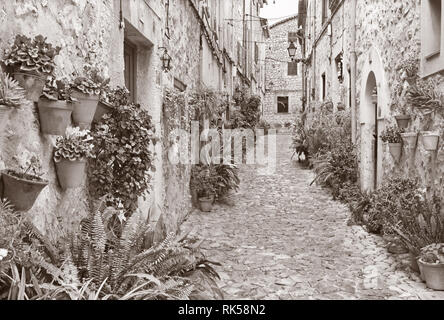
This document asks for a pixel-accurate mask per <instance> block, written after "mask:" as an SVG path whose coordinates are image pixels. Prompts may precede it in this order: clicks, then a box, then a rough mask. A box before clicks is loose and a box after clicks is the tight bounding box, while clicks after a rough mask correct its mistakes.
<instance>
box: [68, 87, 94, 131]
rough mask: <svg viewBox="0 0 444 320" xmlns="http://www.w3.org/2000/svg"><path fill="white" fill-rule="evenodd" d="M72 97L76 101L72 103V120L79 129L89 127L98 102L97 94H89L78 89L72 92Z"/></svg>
mask: <svg viewBox="0 0 444 320" xmlns="http://www.w3.org/2000/svg"><path fill="white" fill-rule="evenodd" d="M72 96H73V98H75V99H77V100H78V102H75V103H74V109H73V112H72V120H73V122H74V124H75V125H76V126H78V127H80V129H81V130H85V129H89V128H90V127H91V123H92V121H93V119H94V115H95V113H96V110H97V105H98V103H99V95H89V94H85V93H82V92H79V91H74V92H73V93H72Z"/></svg>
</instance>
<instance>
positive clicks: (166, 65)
mask: <svg viewBox="0 0 444 320" xmlns="http://www.w3.org/2000/svg"><path fill="white" fill-rule="evenodd" d="M159 49H164V52H163V54H162V56H161V57H160V60H161V61H162V68H163V71H165V72H168V71H170V70H171V57H170V55H169V54H168V50H167V49H166V48H165V47H160V48H159Z"/></svg>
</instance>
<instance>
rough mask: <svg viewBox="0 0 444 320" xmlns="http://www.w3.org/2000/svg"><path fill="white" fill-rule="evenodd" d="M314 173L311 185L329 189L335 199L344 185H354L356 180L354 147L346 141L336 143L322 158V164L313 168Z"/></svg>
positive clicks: (356, 169) (356, 170)
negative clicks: (314, 184)
mask: <svg viewBox="0 0 444 320" xmlns="http://www.w3.org/2000/svg"><path fill="white" fill-rule="evenodd" d="M315 173H316V177H315V179H314V180H313V181H312V184H313V183H315V182H317V183H319V184H320V185H322V186H325V187H328V188H331V189H332V191H333V196H334V197H337V196H338V195H339V192H340V189H341V188H342V186H343V185H344V184H345V183H356V182H357V180H358V165H357V157H356V148H355V146H354V145H353V144H352V143H351V142H350V141H348V140H345V141H342V142H340V143H339V142H336V144H335V145H334V146H333V148H332V149H331V150H330V152H328V153H327V154H325V156H324V157H323V162H321V164H320V165H319V166H318V167H316V168H315Z"/></svg>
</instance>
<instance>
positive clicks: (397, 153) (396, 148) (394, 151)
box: [389, 143, 402, 161]
mask: <svg viewBox="0 0 444 320" xmlns="http://www.w3.org/2000/svg"><path fill="white" fill-rule="evenodd" d="M389 151H390V154H391V155H392V157H393V159H395V161H399V159H401V152H402V143H389Z"/></svg>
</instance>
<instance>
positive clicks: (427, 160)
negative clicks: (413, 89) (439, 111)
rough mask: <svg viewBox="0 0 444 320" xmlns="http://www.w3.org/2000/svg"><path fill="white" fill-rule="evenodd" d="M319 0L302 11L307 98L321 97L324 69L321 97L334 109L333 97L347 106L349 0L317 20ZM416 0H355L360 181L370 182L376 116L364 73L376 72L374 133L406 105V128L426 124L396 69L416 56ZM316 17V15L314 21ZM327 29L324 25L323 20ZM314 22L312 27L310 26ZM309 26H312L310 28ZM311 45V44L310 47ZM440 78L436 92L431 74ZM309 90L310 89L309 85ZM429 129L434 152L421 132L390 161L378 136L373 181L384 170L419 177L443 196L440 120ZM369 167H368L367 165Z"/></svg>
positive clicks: (443, 124) (418, 38)
mask: <svg viewBox="0 0 444 320" xmlns="http://www.w3.org/2000/svg"><path fill="white" fill-rule="evenodd" d="M321 5H322V1H321V0H315V1H311V2H310V4H309V7H308V12H307V16H308V18H307V24H306V26H305V29H306V34H308V35H309V39H308V40H307V55H310V58H311V61H310V62H311V63H310V64H309V65H308V70H307V78H308V84H309V86H310V88H309V89H311V88H314V89H315V95H314V97H310V102H311V104H314V102H315V101H319V100H322V98H321V94H322V89H321V75H322V73H323V72H325V74H326V80H327V81H326V82H327V92H326V98H327V99H331V100H332V101H333V103H334V106H335V109H336V107H337V104H338V102H342V103H343V104H344V105H345V106H347V107H350V102H349V98H350V85H351V83H350V81H349V80H350V75H349V70H350V67H351V64H350V63H351V46H352V44H351V39H352V37H351V35H352V20H351V12H352V8H351V5H352V1H344V2H342V4H341V5H340V7H339V8H338V9H337V10H336V11H334V12H333V13H332V12H330V13H329V17H331V20H329V19H328V20H327V23H326V24H324V25H322V23H321V19H322V17H321V14H322V13H321ZM420 14H421V1H419V0H415V1H409V0H402V1H382V0H378V1H374V0H363V1H360V0H359V1H357V13H356V17H357V19H356V55H357V81H356V88H357V99H356V100H357V119H356V122H357V129H358V136H357V138H358V141H357V143H358V146H359V148H358V149H359V152H360V161H361V163H360V166H361V184H363V185H371V182H369V181H368V179H370V178H371V175H369V174H368V169H366V168H371V167H373V165H374V164H373V162H374V160H373V156H372V154H371V152H370V151H369V148H371V144H372V141H371V140H372V138H371V136H372V135H373V132H372V130H374V125H375V123H374V122H375V120H374V111H372V108H374V105H372V103H371V101H370V97H369V95H368V94H366V92H365V90H366V85H367V84H368V83H369V82H368V79H369V76H370V77H372V76H373V75H375V78H376V79H375V81H376V87H377V91H378V97H377V100H378V102H377V103H378V108H379V115H378V119H377V121H378V127H379V128H378V135H379V134H380V133H381V131H382V130H383V129H384V128H385V127H386V126H388V125H391V124H396V122H395V118H394V117H395V115H397V114H399V113H400V108H401V107H403V106H405V107H407V110H408V112H409V113H411V114H412V118H413V120H412V123H411V125H410V128H409V129H408V131H415V132H418V131H420V130H424V129H425V120H424V119H423V116H422V115H421V114H419V113H418V112H417V111H415V110H412V108H411V106H409V105H408V104H407V103H406V100H405V90H406V88H407V86H408V84H407V82H406V81H403V80H402V77H401V74H400V72H399V71H398V70H397V67H398V65H399V63H400V62H401V61H402V60H403V59H405V58H406V57H407V56H409V55H414V56H417V57H418V58H419V56H420V47H421V32H420V30H421V29H420V27H421V22H420V20H421V15H420ZM314 19H315V20H314ZM329 23H330V25H331V29H330V30H329V27H328V24H329ZM313 26H315V28H314V27H313ZM314 30H316V31H315V32H314ZM312 48H315V49H314V50H313V51H312V50H311V49H312ZM340 53H342V56H343V77H344V80H343V82H342V84H341V83H340V82H339V81H338V77H337V71H338V70H337V68H336V63H335V58H336V57H337V56H338V54H340ZM430 78H435V79H437V80H438V81H439V82H440V86H441V91H443V90H444V81H443V76H442V74H441V75H439V74H437V75H434V76H432V77H430ZM398 85H400V86H402V87H403V90H402V93H401V94H400V95H396V94H395V92H396V87H397V86H398ZM309 93H311V90H309ZM432 129H433V130H437V131H439V132H440V134H441V139H440V145H439V148H438V152H437V153H433V154H431V153H429V152H426V151H425V150H424V149H423V145H422V139H421V137H420V138H419V139H418V147H417V148H416V149H414V150H408V149H407V147H404V149H403V155H402V159H401V160H400V161H399V163H395V161H394V160H393V158H392V157H391V155H390V153H389V152H388V146H386V145H384V144H383V143H382V142H380V141H379V145H378V147H379V150H380V152H379V153H380V155H379V160H378V170H379V173H378V176H379V178H380V179H379V181H378V183H379V184H380V183H382V181H383V180H384V179H385V178H386V177H387V176H389V175H391V174H395V175H399V174H401V175H404V176H411V177H414V176H418V177H419V178H420V180H421V181H422V183H423V185H424V186H427V187H428V188H429V189H432V188H433V189H435V190H439V191H441V193H442V196H444V188H443V172H444V147H443V146H444V144H443V134H444V133H443V131H444V121H443V119H442V118H441V117H439V116H435V120H434V124H433V126H432ZM369 170H371V169H369Z"/></svg>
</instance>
